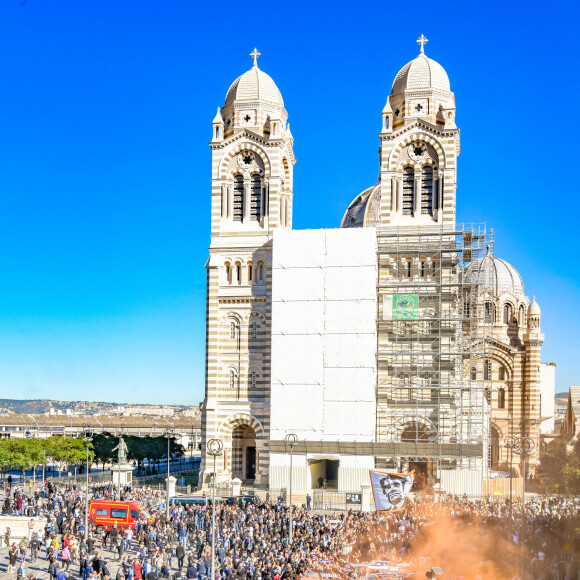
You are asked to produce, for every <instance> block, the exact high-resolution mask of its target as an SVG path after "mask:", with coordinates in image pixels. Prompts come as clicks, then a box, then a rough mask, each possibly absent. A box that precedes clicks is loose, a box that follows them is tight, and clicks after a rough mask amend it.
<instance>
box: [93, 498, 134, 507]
mask: <svg viewBox="0 0 580 580" xmlns="http://www.w3.org/2000/svg"><path fill="white" fill-rule="evenodd" d="M95 503H98V504H104V503H107V504H108V503H112V504H113V505H138V506H141V507H143V504H141V503H140V502H138V501H116V500H114V499H94V500H92V501H91V505H93V504H95Z"/></svg>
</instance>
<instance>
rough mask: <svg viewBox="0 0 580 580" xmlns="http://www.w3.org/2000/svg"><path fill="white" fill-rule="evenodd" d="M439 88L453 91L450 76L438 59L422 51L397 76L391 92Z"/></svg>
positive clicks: (394, 93)
mask: <svg viewBox="0 0 580 580" xmlns="http://www.w3.org/2000/svg"><path fill="white" fill-rule="evenodd" d="M420 89H437V90H439V91H446V92H451V86H450V84H449V77H448V76H447V73H446V72H445V69H444V68H443V67H442V66H441V65H440V64H439V63H438V62H436V61H434V60H433V59H431V58H427V57H426V56H425V55H424V54H423V53H421V54H420V55H419V56H418V57H417V58H416V59H415V60H412V61H411V62H409V63H407V64H406V65H405V66H404V67H403V68H402V69H401V70H400V71H399V73H398V74H397V76H396V77H395V81H394V82H393V87H392V89H391V94H392V95H396V94H397V93H402V92H403V91H404V90H411V91H413V90H420Z"/></svg>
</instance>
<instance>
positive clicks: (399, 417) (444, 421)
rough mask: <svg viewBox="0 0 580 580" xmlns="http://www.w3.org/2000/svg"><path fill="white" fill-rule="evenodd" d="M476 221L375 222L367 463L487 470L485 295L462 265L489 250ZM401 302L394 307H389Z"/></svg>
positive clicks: (430, 474) (433, 477)
mask: <svg viewBox="0 0 580 580" xmlns="http://www.w3.org/2000/svg"><path fill="white" fill-rule="evenodd" d="M493 245H494V240H493V230H492V231H491V232H489V233H488V232H487V231H486V226H485V224H466V225H457V226H454V227H453V228H450V227H449V226H445V227H439V226H438V227H432V226H422V227H418V228H417V227H413V228H411V227H409V228H402V227H401V228H396V229H393V228H378V229H377V251H378V264H379V278H378V288H377V296H378V317H377V332H378V349H377V370H378V377H377V393H376V396H377V418H376V425H377V443H379V444H381V443H383V444H388V445H385V446H384V448H385V449H388V450H389V452H388V454H385V455H384V456H379V457H377V458H376V466H377V468H386V469H396V470H403V469H408V468H412V467H414V466H416V464H418V463H423V465H424V466H425V465H427V466H428V469H426V473H425V475H426V476H427V478H428V479H430V482H431V483H435V482H437V481H439V480H440V478H441V474H442V471H446V470H447V471H448V470H471V471H472V472H475V473H477V474H480V477H481V478H482V479H483V478H484V477H486V475H487V469H488V460H487V457H488V454H489V449H488V446H489V420H490V405H489V402H490V393H491V372H490V370H489V368H488V362H487V361H488V359H487V356H486V348H487V346H486V326H487V325H486V324H485V308H486V305H485V297H484V294H483V290H482V289H481V291H480V281H479V280H478V279H477V278H476V277H464V276H462V272H463V270H464V268H465V267H466V266H467V265H468V264H469V263H470V262H473V261H475V260H477V259H479V258H481V257H483V256H484V255H485V252H486V251H491V252H493ZM401 305H402V308H399V306H401Z"/></svg>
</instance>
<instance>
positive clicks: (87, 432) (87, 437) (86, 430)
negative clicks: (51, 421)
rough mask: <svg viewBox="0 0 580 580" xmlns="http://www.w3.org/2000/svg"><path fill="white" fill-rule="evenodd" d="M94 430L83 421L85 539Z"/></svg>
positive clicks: (87, 533) (86, 534) (87, 529)
mask: <svg viewBox="0 0 580 580" xmlns="http://www.w3.org/2000/svg"><path fill="white" fill-rule="evenodd" d="M94 434H95V430H94V429H93V428H92V427H91V426H90V425H89V424H88V423H83V439H84V441H85V445H86V446H87V473H86V483H87V489H86V493H85V539H86V538H88V537H89V445H90V443H91V441H92V439H93V436H94Z"/></svg>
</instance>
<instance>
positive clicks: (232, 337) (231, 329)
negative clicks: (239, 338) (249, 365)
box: [230, 322, 236, 340]
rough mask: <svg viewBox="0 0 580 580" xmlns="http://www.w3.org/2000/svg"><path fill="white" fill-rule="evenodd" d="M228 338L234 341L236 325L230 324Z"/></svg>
mask: <svg viewBox="0 0 580 580" xmlns="http://www.w3.org/2000/svg"><path fill="white" fill-rule="evenodd" d="M230 338H231V339H232V340H235V339H236V323H235V322H230Z"/></svg>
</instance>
